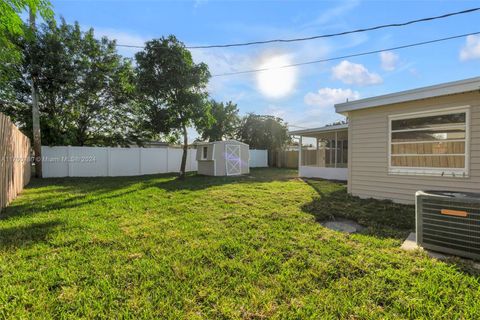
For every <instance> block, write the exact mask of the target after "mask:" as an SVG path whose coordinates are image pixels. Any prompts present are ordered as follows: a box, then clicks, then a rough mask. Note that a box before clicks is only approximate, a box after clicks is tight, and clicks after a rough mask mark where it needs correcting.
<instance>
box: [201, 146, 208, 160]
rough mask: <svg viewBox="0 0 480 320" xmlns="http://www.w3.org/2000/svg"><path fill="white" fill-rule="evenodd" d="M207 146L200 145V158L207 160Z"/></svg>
mask: <svg viewBox="0 0 480 320" xmlns="http://www.w3.org/2000/svg"><path fill="white" fill-rule="evenodd" d="M207 155H208V147H202V160H207Z"/></svg>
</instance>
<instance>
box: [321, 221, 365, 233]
mask: <svg viewBox="0 0 480 320" xmlns="http://www.w3.org/2000/svg"><path fill="white" fill-rule="evenodd" d="M322 225H323V226H324V227H326V228H329V229H332V230H335V231H340V232H345V233H356V232H359V231H361V230H362V229H363V226H361V225H359V224H358V223H356V222H355V221H353V220H348V219H336V220H333V221H324V222H322Z"/></svg>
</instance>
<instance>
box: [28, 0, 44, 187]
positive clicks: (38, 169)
mask: <svg viewBox="0 0 480 320" xmlns="http://www.w3.org/2000/svg"><path fill="white" fill-rule="evenodd" d="M35 14H36V13H35V11H34V10H32V8H30V28H31V29H32V33H35ZM31 78H32V83H31V86H32V127H33V151H34V153H35V158H34V163H35V177H37V178H41V177H42V138H41V132H40V111H39V110H38V95H37V88H36V87H35V81H34V75H33V74H32V75H31Z"/></svg>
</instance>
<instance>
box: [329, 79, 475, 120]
mask: <svg viewBox="0 0 480 320" xmlns="http://www.w3.org/2000/svg"><path fill="white" fill-rule="evenodd" d="M477 90H480V77H475V78H470V79H465V80H460V81H453V82H447V83H442V84H437V85H433V86H428V87H423V88H418V89H413V90H406V91H401V92H396V93H390V94H386V95H381V96H377V97H371V98H366V99H360V100H356V101H350V102H344V103H337V104H335V111H336V112H337V113H348V112H349V111H354V110H360V109H366V108H373V107H379V106H385V105H389V104H394V103H400V102H407V101H413V100H421V99H427V98H434V97H439V96H445V95H451V94H457V93H463V92H470V91H477Z"/></svg>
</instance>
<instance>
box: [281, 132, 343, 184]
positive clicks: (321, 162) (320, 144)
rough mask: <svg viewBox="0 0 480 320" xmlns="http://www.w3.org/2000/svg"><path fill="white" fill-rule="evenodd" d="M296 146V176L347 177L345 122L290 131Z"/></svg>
mask: <svg viewBox="0 0 480 320" xmlns="http://www.w3.org/2000/svg"><path fill="white" fill-rule="evenodd" d="M290 135H293V136H297V137H298V141H299V145H300V146H301V148H299V157H298V158H299V160H298V161H299V169H298V172H299V176H300V177H307V178H323V179H330V180H347V178H348V125H347V124H341V125H335V126H327V127H321V128H314V129H306V130H296V131H291V132H290Z"/></svg>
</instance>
